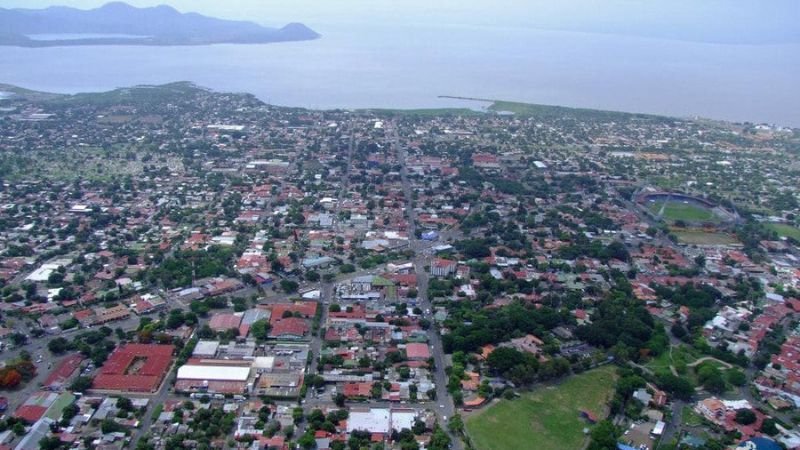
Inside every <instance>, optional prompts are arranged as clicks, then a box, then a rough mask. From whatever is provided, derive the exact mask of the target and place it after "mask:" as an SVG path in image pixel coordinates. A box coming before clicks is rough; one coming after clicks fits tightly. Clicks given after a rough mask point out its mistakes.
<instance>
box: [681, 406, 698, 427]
mask: <svg viewBox="0 0 800 450" xmlns="http://www.w3.org/2000/svg"><path fill="white" fill-rule="evenodd" d="M681 419H682V420H681V421H682V422H683V425H684V426H687V427H699V426H701V425H703V418H702V417H700V415H699V414H697V413H696V412H694V410H693V409H692V408H691V407H689V406H684V407H683V409H682V410H681Z"/></svg>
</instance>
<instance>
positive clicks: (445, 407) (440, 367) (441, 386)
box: [391, 125, 463, 450]
mask: <svg viewBox="0 0 800 450" xmlns="http://www.w3.org/2000/svg"><path fill="white" fill-rule="evenodd" d="M391 136H392V144H393V147H394V149H395V150H396V151H397V158H398V160H399V161H400V179H401V180H402V183H403V194H404V196H405V199H406V205H405V206H406V215H407V219H408V232H409V248H410V249H411V250H413V251H414V252H415V254H416V256H415V258H414V270H415V272H416V274H417V292H418V298H419V301H418V305H419V307H420V308H422V310H423V311H424V312H427V311H429V314H428V315H427V318H428V319H429V320H430V321H431V324H433V323H434V320H433V305H432V304H431V301H430V299H429V298H428V273H427V272H426V271H425V266H426V265H427V260H426V257H425V256H424V253H425V250H426V249H427V248H429V247H430V246H431V243H430V242H426V241H421V240H419V239H417V234H416V221H417V213H416V211H415V210H414V200H413V199H414V197H413V193H412V190H411V182H410V181H409V180H408V169H407V166H408V164H407V159H408V154H407V152H406V149H405V148H403V146H402V145H401V143H400V138H399V136H398V135H397V127H396V125H395V126H393V127H392V130H391ZM428 342H429V343H430V346H431V353H432V356H433V360H434V364H435V365H436V370H435V371H434V373H433V377H434V383H435V384H436V403H437V407H435V408H433V409H434V410H435V412H436V414H437V415H438V416H439V418H440V423H441V424H442V426H443V428H444V430H445V431H446V432H447V433H448V434H449V435H450V439H451V441H452V448H453V449H455V450H462V449H463V444H462V442H461V439H460V438H459V436H456V435H454V434H453V433H450V431H449V430H448V429H447V419H449V418H450V417H453V415H454V414H455V413H456V408H455V405H454V404H453V399H452V397H450V394H449V393H448V392H447V374H446V373H445V370H444V369H445V354H444V348H443V347H442V340H441V338H440V336H439V333H438V331H437V330H436V327H434V326H431V328H430V329H429V330H428Z"/></svg>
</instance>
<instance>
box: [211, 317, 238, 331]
mask: <svg viewBox="0 0 800 450" xmlns="http://www.w3.org/2000/svg"><path fill="white" fill-rule="evenodd" d="M241 323H242V316H237V315H235V314H225V313H221V314H214V316H213V317H212V318H211V320H210V321H209V322H208V326H209V327H211V329H212V330H214V331H227V330H229V329H231V328H239V325H240V324H241Z"/></svg>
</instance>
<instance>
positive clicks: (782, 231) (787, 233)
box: [767, 223, 800, 241]
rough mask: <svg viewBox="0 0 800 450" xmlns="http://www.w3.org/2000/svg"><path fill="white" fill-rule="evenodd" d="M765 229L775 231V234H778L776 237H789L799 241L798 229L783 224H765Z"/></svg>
mask: <svg viewBox="0 0 800 450" xmlns="http://www.w3.org/2000/svg"><path fill="white" fill-rule="evenodd" d="M767 228H769V229H771V230H775V232H776V233H778V236H781V237H790V238H794V239H797V240H798V241H800V228H797V227H793V226H791V225H786V224H783V223H770V224H767Z"/></svg>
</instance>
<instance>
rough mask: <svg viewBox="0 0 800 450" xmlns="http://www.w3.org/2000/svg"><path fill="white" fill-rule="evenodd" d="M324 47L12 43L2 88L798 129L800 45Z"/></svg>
mask: <svg viewBox="0 0 800 450" xmlns="http://www.w3.org/2000/svg"><path fill="white" fill-rule="evenodd" d="M314 28H315V29H316V30H317V31H319V32H320V33H322V34H323V37H322V38H321V39H319V40H316V41H305V42H290V43H280V44H266V45H212V46H200V47H148V46H114V47H103V46H88V47H51V48H16V47H2V48H0V52H2V57H0V82H3V83H10V84H16V85H20V86H22V87H26V88H30V89H39V90H44V91H53V92H68V93H74V92H86V91H97V90H108V89H112V88H115V87H122V86H130V85H135V84H155V83H167V82H172V81H182V80H188V81H194V82H196V83H198V84H200V85H202V86H207V87H210V88H213V89H216V90H220V91H236V92H250V93H253V94H255V95H257V96H258V97H259V98H261V99H263V100H265V101H268V102H270V103H273V104H278V105H288V106H303V107H313V108H337V107H342V108H364V107H382V108H421V107H437V108H438V107H448V106H463V105H464V104H465V103H464V102H459V101H454V100H443V99H439V98H437V96H439V95H455V96H467V97H481V98H495V99H504V100H517V101H527V102H532V103H543V104H556V105H565V106H578V107H588V108H601V109H611V110H621V111H632V112H647V113H658V114H668V115H675V116H695V115H698V116H703V117H711V118H719V119H729V120H748V121H753V122H770V123H777V124H779V125H790V126H800V108H797V107H796V105H797V104H800V88H799V87H798V84H797V81H796V77H797V74H798V73H800V45H797V44H793V45H762V46H747V45H723V44H703V43H693V42H682V41H671V40H658V39H647V38H639V37H629V36H618V35H603V34H592V33H576V32H559V31H542V30H536V29H528V28H501V27H479V26H463V25H449V26H441V25H440V26H437V27H434V26H431V25H424V24H416V25H414V24H412V25H409V24H404V25H393V26H384V27H378V26H374V27H370V26H363V25H358V26H356V27H343V26H334V25H328V26H324V25H323V26H320V25H319V24H314Z"/></svg>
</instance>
